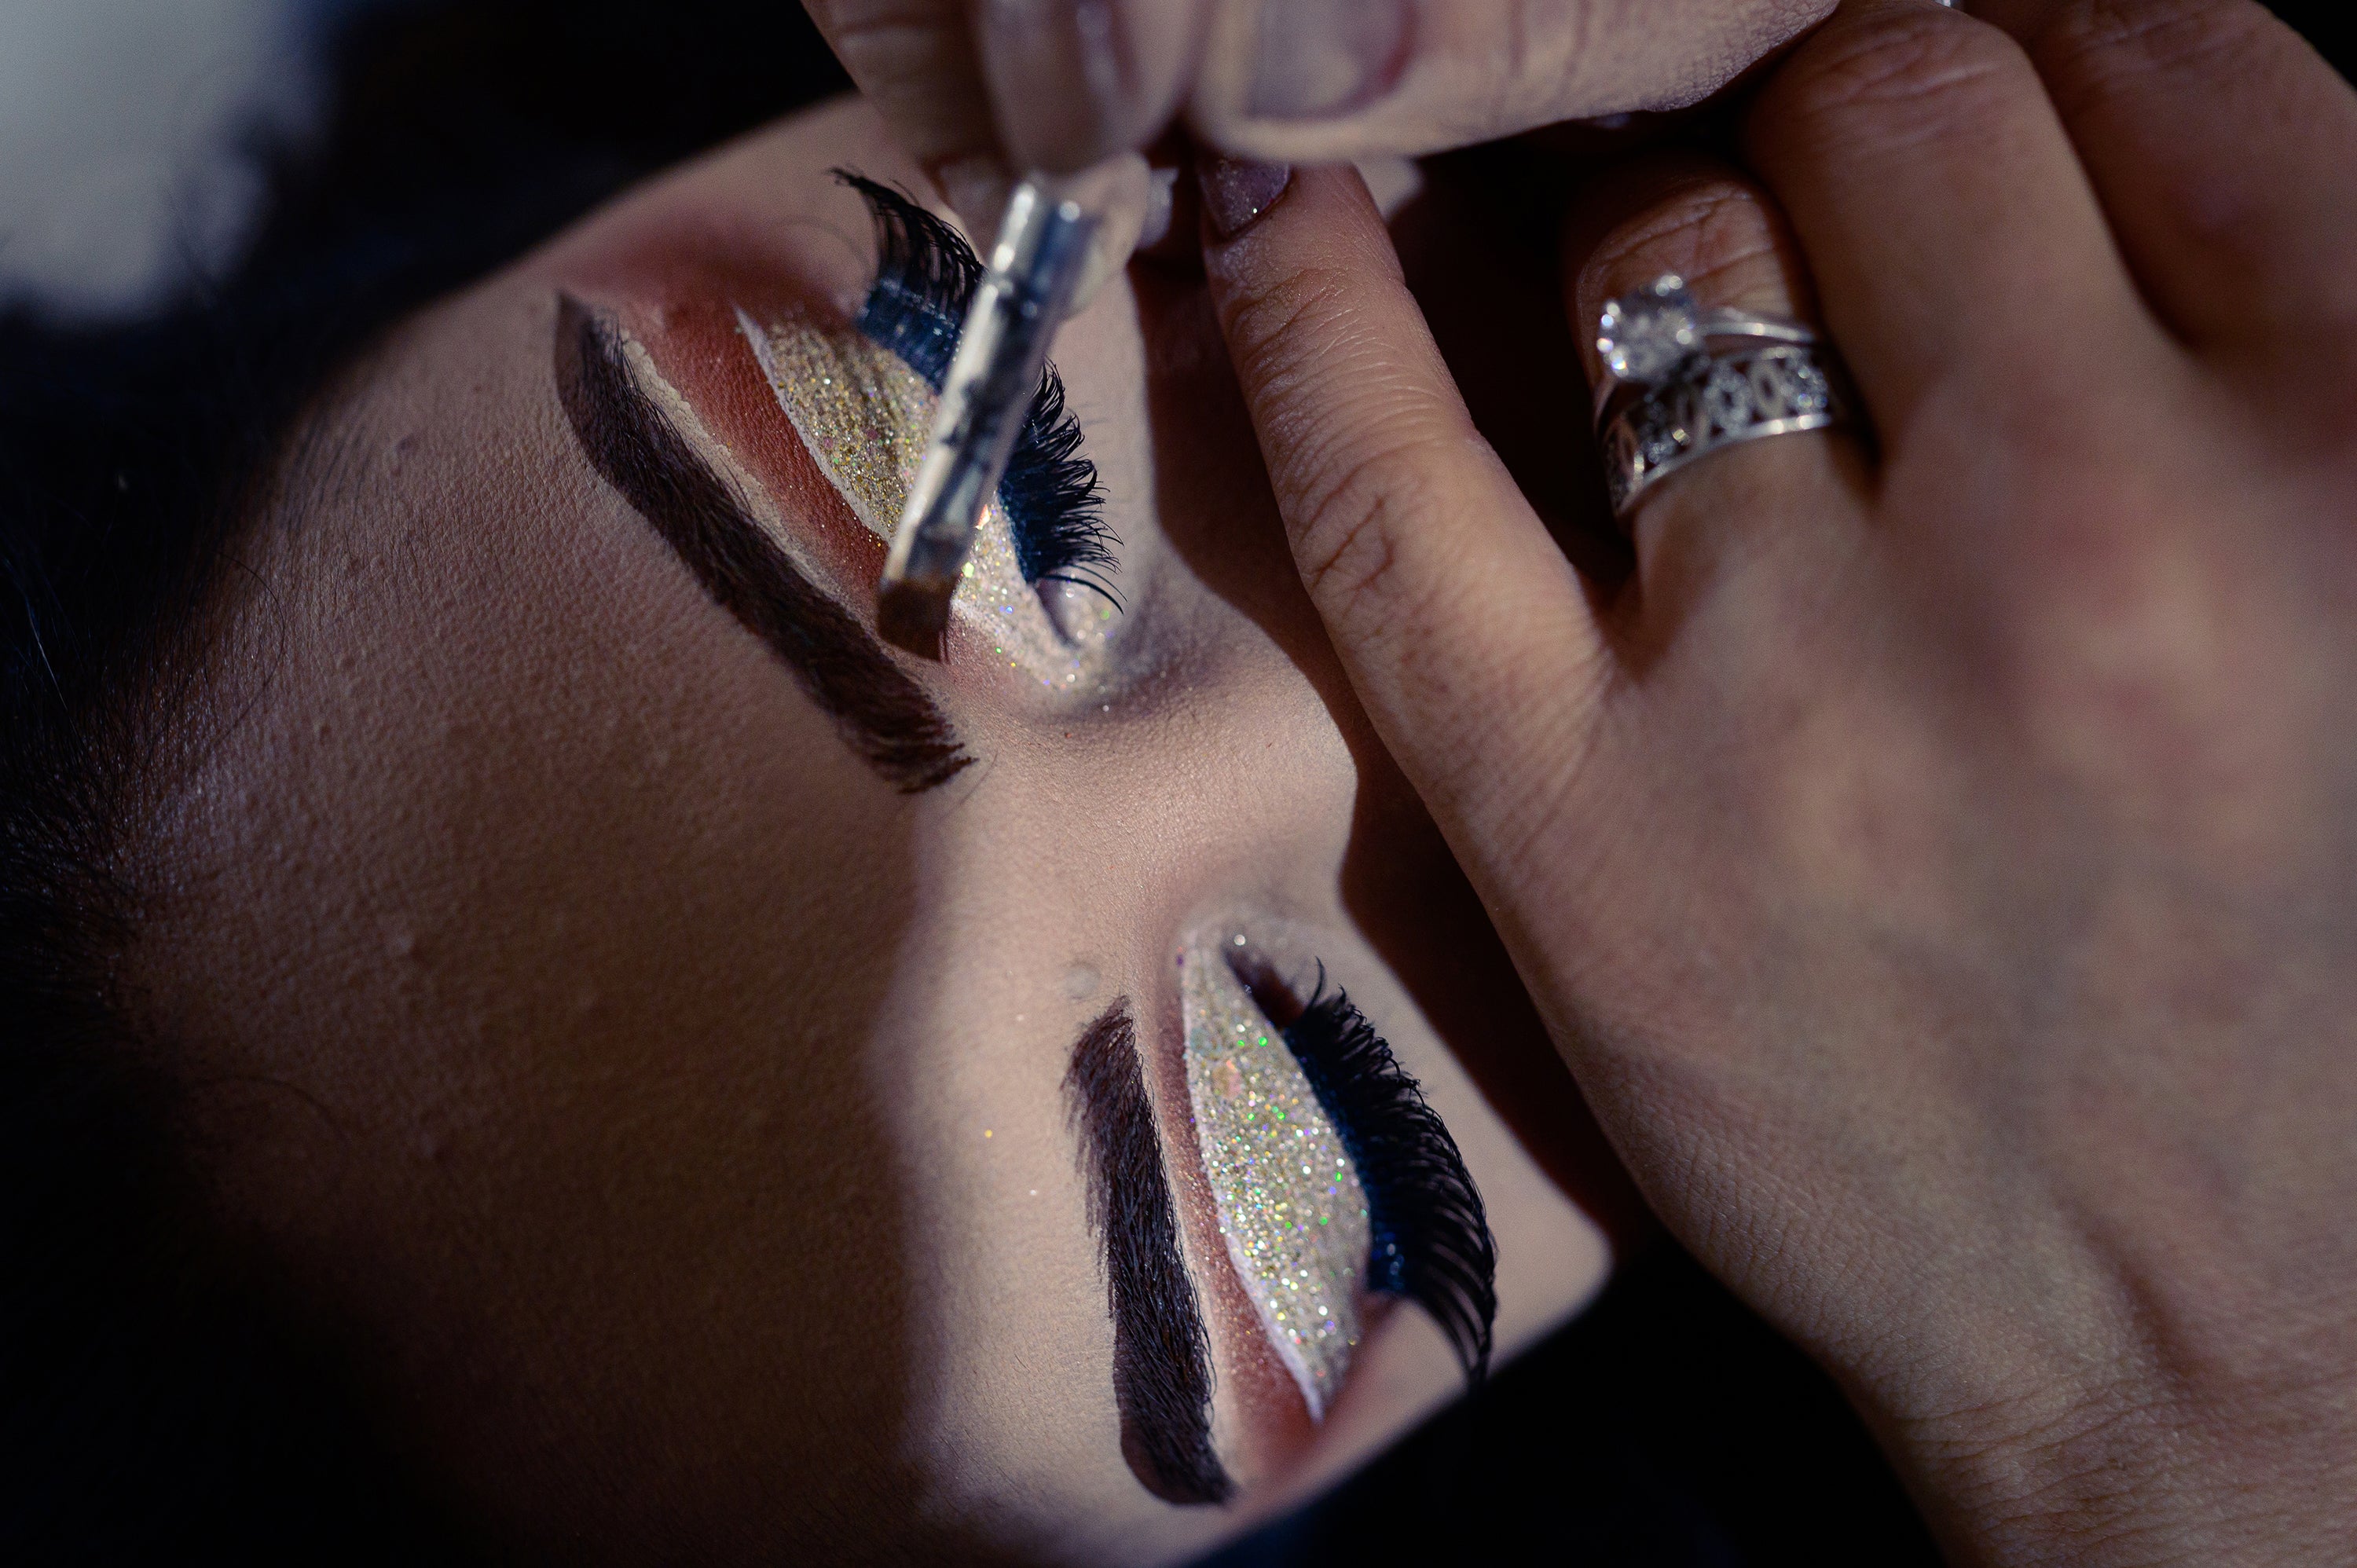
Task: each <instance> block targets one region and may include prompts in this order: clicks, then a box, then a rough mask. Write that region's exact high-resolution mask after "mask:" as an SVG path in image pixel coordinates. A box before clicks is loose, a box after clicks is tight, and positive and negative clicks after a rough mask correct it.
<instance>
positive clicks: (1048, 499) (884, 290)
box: [834, 169, 1121, 608]
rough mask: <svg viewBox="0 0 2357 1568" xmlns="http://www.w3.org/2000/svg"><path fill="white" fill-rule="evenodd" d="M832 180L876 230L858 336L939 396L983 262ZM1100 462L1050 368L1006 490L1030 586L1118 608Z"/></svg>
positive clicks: (919, 213) (881, 189) (904, 206)
mask: <svg viewBox="0 0 2357 1568" xmlns="http://www.w3.org/2000/svg"><path fill="white" fill-rule="evenodd" d="M834 177H835V178H836V179H837V180H839V181H841V182H842V183H843V184H845V185H846V186H849V187H850V188H852V189H854V190H856V191H857V192H858V193H859V194H860V196H861V198H862V199H865V200H866V203H867V210H868V213H869V215H870V216H871V217H873V219H874V220H875V223H876V257H877V260H876V283H875V285H874V286H873V287H871V288H870V289H869V290H868V291H867V302H866V305H865V306H862V307H861V309H860V312H859V322H858V326H859V329H860V331H862V332H863V333H865V334H866V335H867V337H868V338H871V339H873V340H874V341H876V342H877V343H879V344H881V345H882V346H883V347H885V348H887V349H891V350H892V352H893V353H895V354H897V355H899V357H900V360H901V362H902V363H904V364H906V365H907V366H908V367H909V369H910V370H912V371H916V372H917V373H918V374H919V375H920V376H922V377H924V378H925V380H926V381H929V382H931V384H932V387H933V390H934V391H936V392H938V391H940V390H941V385H942V378H943V377H945V376H947V375H948V374H949V369H950V360H951V358H952V356H953V355H955V354H956V352H957V340H958V329H959V328H960V327H961V326H962V325H963V322H964V320H965V312H966V306H968V305H969V304H971V303H972V301H973V299H974V288H975V286H976V285H978V284H980V283H981V281H982V272H983V267H982V262H981V260H980V259H979V258H978V257H976V256H975V255H974V250H973V248H972V247H971V246H969V245H968V244H967V243H966V242H965V239H964V236H963V235H961V234H960V233H959V232H958V231H956V230H955V229H952V228H951V227H950V226H949V225H948V224H947V223H944V222H943V221H942V220H940V219H939V218H936V217H934V216H933V215H932V214H931V213H930V212H928V211H926V210H925V209H923V208H922V207H920V206H918V205H917V203H916V202H914V201H912V200H910V199H909V198H908V196H907V195H905V194H904V193H902V192H900V191H898V190H895V189H893V188H891V187H890V186H888V185H880V184H878V183H877V182H876V181H875V180H872V179H869V178H867V177H865V176H862V175H856V174H854V173H852V172H851V171H850V170H848V169H836V170H835V171H834ZM1103 502H1104V495H1103V487H1102V486H1100V485H1099V484H1098V482H1097V468H1096V465H1095V464H1094V463H1092V462H1090V461H1089V460H1088V458H1086V457H1084V456H1082V455H1081V425H1080V421H1078V420H1077V419H1074V418H1073V417H1072V415H1071V413H1070V411H1068V410H1067V409H1066V408H1065V407H1064V381H1063V378H1062V377H1060V376H1059V375H1058V374H1057V373H1056V368H1055V367H1054V366H1053V365H1050V366H1049V367H1048V368H1047V369H1046V370H1045V371H1042V372H1041V374H1040V377H1039V392H1038V393H1037V394H1036V395H1035V396H1034V397H1033V398H1032V400H1031V411H1030V413H1028V414H1027V415H1026V416H1025V417H1024V421H1023V433H1022V434H1021V435H1018V436H1017V437H1016V441H1015V451H1014V453H1013V455H1012V456H1009V457H1008V458H1007V460H1006V477H1005V478H1002V479H1001V480H999V483H998V504H999V505H1000V506H1001V507H1002V508H1004V509H1005V510H1006V522H1007V528H1008V530H1009V532H1012V533H1013V535H1014V539H1015V564H1016V565H1017V567H1018V568H1019V569H1020V570H1021V571H1022V573H1023V580H1024V581H1025V582H1027V583H1049V582H1052V583H1073V584H1077V585H1080V586H1082V587H1084V588H1088V589H1090V590H1091V591H1092V592H1094V593H1097V594H1101V595H1103V596H1104V598H1105V599H1106V600H1107V602H1109V603H1111V604H1112V605H1114V607H1116V608H1118V607H1120V604H1121V599H1120V596H1118V595H1117V594H1115V593H1114V588H1113V585H1112V583H1111V581H1110V580H1109V579H1110V576H1111V574H1112V572H1113V570H1114V553H1113V547H1114V545H1116V544H1118V543H1120V541H1119V540H1118V539H1116V538H1114V535H1113V532H1112V530H1110V529H1109V528H1107V527H1106V526H1105V521H1104V505H1103Z"/></svg>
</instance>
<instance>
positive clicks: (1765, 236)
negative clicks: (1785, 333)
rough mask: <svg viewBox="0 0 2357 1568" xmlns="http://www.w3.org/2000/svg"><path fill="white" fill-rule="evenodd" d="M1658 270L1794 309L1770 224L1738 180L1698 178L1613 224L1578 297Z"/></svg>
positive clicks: (1730, 297)
mask: <svg viewBox="0 0 2357 1568" xmlns="http://www.w3.org/2000/svg"><path fill="white" fill-rule="evenodd" d="M1663 272H1674V273H1677V274H1680V275H1681V276H1683V277H1684V279H1685V280H1686V282H1687V283H1688V284H1690V285H1694V286H1695V287H1696V288H1697V289H1700V290H1702V291H1703V292H1704V293H1705V294H1706V295H1708V296H1709V297H1710V298H1711V299H1713V300H1716V301H1719V302H1722V303H1730V304H1731V303H1738V302H1739V303H1744V304H1749V305H1753V306H1759V307H1760V308H1772V309H1775V310H1779V311H1781V310H1785V309H1789V308H1790V307H1791V304H1792V301H1791V299H1790V297H1789V294H1790V291H1789V289H1786V288H1784V287H1783V286H1781V285H1782V268H1781V258H1780V256H1779V255H1778V252H1777V244H1776V233H1775V229H1774V226H1773V224H1772V223H1771V222H1770V219H1769V216H1768V213H1767V211H1766V209H1764V208H1763V207H1762V206H1761V204H1760V195H1759V193H1758V192H1757V191H1755V190H1753V189H1752V188H1750V187H1749V186H1747V185H1745V184H1743V183H1742V182H1741V181H1739V180H1735V179H1727V178H1709V179H1705V180H1699V181H1696V182H1695V183H1694V184H1692V185H1689V186H1687V187H1685V188H1683V189H1681V190H1679V191H1677V192H1676V193H1674V195H1672V196H1671V197H1670V198H1669V199H1667V200H1665V201H1663V202H1662V203H1660V204H1659V205H1658V206H1655V207H1653V208H1652V209H1650V210H1648V211H1646V212H1643V213H1641V214H1640V215H1638V216H1637V217H1635V218H1632V219H1631V220H1628V221H1626V222H1624V223H1622V224H1621V225H1620V227H1618V228H1616V229H1614V230H1613V231H1611V232H1610V233H1609V234H1607V235H1606V236H1605V237H1604V241H1603V242H1602V243H1601V244H1599V245H1598V247H1597V249H1596V252H1595V254H1594V255H1593V256H1592V257H1591V258H1590V260H1589V262H1588V264H1587V281H1588V285H1589V286H1588V288H1587V290H1586V291H1585V292H1584V294H1583V295H1582V297H1583V299H1586V298H1591V297H1592V298H1594V299H1597V300H1599V301H1600V300H1603V299H1606V298H1609V297H1610V296H1611V295H1615V294H1618V293H1620V291H1621V290H1622V289H1624V288H1627V287H1630V286H1632V285H1637V284H1640V283H1641V282H1644V281H1645V280H1647V279H1650V278H1652V277H1654V276H1657V275H1658V274H1661V273H1663ZM1763 293H1765V294H1767V295H1770V297H1765V298H1762V297H1758V296H1759V295H1761V294H1763Z"/></svg>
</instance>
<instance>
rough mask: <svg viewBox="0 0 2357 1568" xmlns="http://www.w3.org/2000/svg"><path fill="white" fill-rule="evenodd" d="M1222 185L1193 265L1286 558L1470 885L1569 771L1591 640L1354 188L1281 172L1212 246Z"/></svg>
mask: <svg viewBox="0 0 2357 1568" xmlns="http://www.w3.org/2000/svg"><path fill="white" fill-rule="evenodd" d="M1226 183H1228V184H1230V185H1232V186H1237V187H1242V186H1244V185H1247V184H1249V183H1251V182H1248V181H1245V180H1243V179H1242V178H1240V177H1233V174H1232V171H1231V175H1230V177H1229V178H1228V179H1227V182H1226ZM1204 184H1205V198H1204V201H1205V208H1206V211H1207V213H1208V214H1210V215H1211V226H1212V227H1213V229H1214V232H1213V234H1212V235H1211V238H1210V240H1209V242H1208V243H1207V245H1206V248H1205V265H1206V270H1207V272H1208V274H1209V276H1210V279H1211V291H1212V298H1213V300H1214V302H1215V304H1216V306H1217V307H1218V310H1219V316H1220V324H1221V328H1222V331H1223V332H1224V333H1225V334H1226V337H1227V341H1228V348H1229V351H1230V354H1231V356H1232V358H1233V360H1234V362H1235V367H1236V372H1237V377H1238V380H1239V381H1240V383H1241V385H1242V387H1243V394H1244V400H1245V403H1246V404H1247V405H1248V406H1249V408H1250V410H1251V413H1252V417H1253V423H1254V426H1255V428H1256V429H1257V430H1258V432H1259V435H1260V443H1261V451H1262V454H1263V456H1265V459H1266V462H1267V466H1268V472H1269V481H1270V484H1271V486H1272V487H1273V489H1275V495H1276V501H1277V507H1278V510H1279V511H1280V512H1282V514H1283V515H1284V518H1285V524H1286V532H1287V534H1288V535H1289V537H1290V540H1291V543H1292V547H1293V554H1294V560H1295V562H1296V564H1297V565H1298V566H1299V568H1300V570H1301V574H1302V579H1303V581H1304V583H1305V584H1307V585H1308V589H1309V593H1310V596H1311V598H1312V599H1313V600H1314V601H1315V603H1316V605H1317V607H1318V613H1319V614H1320V615H1321V616H1322V617H1323V618H1324V619H1325V623H1326V628H1327V631H1328V634H1329V636H1330V637H1331V639H1332V640H1333V643H1334V646H1335V649H1336V651H1337V652H1338V653H1339V654H1340V657H1341V659H1342V662H1343V665H1344V667H1345V669H1346V670H1347V671H1349V673H1350V676H1351V682H1352V684H1353V685H1354V686H1355V687H1356V688H1357V690H1358V693H1359V695H1360V698H1361V701H1362V702H1363V703H1365V704H1366V707H1367V710H1368V712H1369V714H1370V715H1371V716H1372V718H1373V720H1374V722H1375V725H1376V728H1377V729H1378V731H1379V732H1381V734H1382V735H1383V739H1384V741H1385V743H1386V744H1387V745H1388V746H1390V748H1391V750H1392V752H1393V754H1394V756H1395V757H1397V758H1398V759H1399V761H1400V764H1401V766H1402V767H1403V768H1405V770H1406V772H1407V774H1408V777H1409V778H1410V779H1412V780H1414V782H1415V785H1416V787H1417V789H1419V791H1421V792H1422V793H1423V795H1424V798H1425V800H1426V804H1427V805H1428V806H1429V807H1430V808H1431V809H1432V811H1433V813H1434V815H1435V817H1436V819H1437V821H1438V822H1440V824H1441V826H1442V828H1443V830H1444V831H1445V832H1448V833H1449V834H1450V836H1451V838H1452V840H1453V841H1454V842H1455V843H1456V844H1457V846H1458V854H1460V856H1462V857H1464V858H1466V860H1467V863H1468V865H1469V868H1470V869H1472V870H1473V872H1474V874H1475V875H1476V878H1477V880H1483V879H1484V874H1485V873H1493V872H1498V871H1499V870H1500V868H1499V867H1498V866H1497V865H1495V863H1494V860H1493V858H1492V857H1494V856H1495V855H1496V854H1497V853H1498V846H1500V845H1501V844H1512V843H1516V842H1519V841H1524V840H1527V838H1528V836H1529V833H1530V832H1533V831H1534V830H1535V825H1536V823H1535V819H1537V818H1543V817H1544V815H1545V813H1546V812H1547V811H1548V809H1549V805H1548V802H1549V799H1550V795H1551V793H1552V792H1555V791H1560V790H1561V789H1564V788H1566V786H1567V784H1568V781H1569V777H1570V775H1571V774H1572V773H1573V772H1574V771H1575V769H1574V768H1573V766H1572V764H1573V760H1574V759H1576V758H1577V757H1578V756H1579V755H1580V754H1581V751H1582V749H1583V744H1582V743H1583V737H1584V736H1586V735H1587V726H1588V725H1589V723H1590V721H1591V718H1592V714H1593V712H1594V708H1595V704H1596V703H1597V702H1598V699H1599V697H1600V694H1601V693H1602V690H1603V686H1604V680H1605V674H1606V671H1607V669H1608V662H1607V659H1606V655H1605V649H1604V645H1603V641H1602V639H1601V637H1600V635H1599V633H1598V628H1597V626H1596V623H1595V621H1594V619H1593V618H1592V617H1591V615H1590V612H1589V609H1588V606H1587V598H1586V596H1585V595H1584V594H1583V593H1582V591H1581V589H1580V585H1579V582H1578V579H1577V576H1576V575H1574V573H1573V572H1572V570H1571V568H1570V566H1569V564H1567V563H1566V561H1565V559H1564V557H1563V554H1562V553H1561V552H1560V551H1558V550H1557V549H1556V548H1555V545H1554V543H1553V542H1551V541H1550V540H1549V539H1548V537H1547V534H1546V531H1545V529H1544V526H1543V525H1542V523H1541V522H1540V521H1539V519H1538V518H1537V516H1536V515H1535V514H1534V512H1533V511H1532V510H1531V509H1530V507H1529V505H1528V504H1527V503H1526V502H1525V501H1524V500H1523V497H1522V495H1521V492H1520V491H1519V490H1517V489H1515V487H1514V484H1513V481H1512V479H1511V478H1509V477H1508V476H1507V474H1506V471H1505V468H1504V467H1503V466H1502V465H1501V463H1500V462H1499V461H1498V459H1497V457H1496V456H1495V455H1494V454H1493V453H1491V450H1490V447H1489V446H1488V444H1487V443H1486V442H1484V441H1483V440H1482V439H1481V437H1480V435H1479V433H1477V432H1476V431H1475V430H1474V428H1473V425H1472V422H1471V420H1470V419H1469V417H1468V416H1467V414H1466V412H1465V405H1464V403H1463V402H1462V401H1461V400H1460V399H1459V397H1458V393H1457V389H1456V385H1455V383H1454V382H1453V381H1451V379H1450V377H1449V374H1448V367H1447V366H1446V365H1445V364H1444V363H1443V362H1442V360H1441V359H1440V355H1439V351H1438V350H1437V349H1436V348H1435V347H1434V344H1433V340H1432V337H1431V334H1430V333H1429V332H1428V331H1427V330H1426V326H1425V322H1424V317H1423V316H1422V314H1421V313H1420V312H1419V311H1418V310H1417V308H1416V306H1415V300H1414V298H1413V297H1411V296H1410V295H1409V293H1408V291H1407V286H1406V284H1405V280H1404V279H1403V278H1402V276H1401V273H1400V266H1399V261H1398V258H1397V256H1396V255H1395V253H1394V252H1393V249H1392V243H1391V236H1390V235H1389V234H1388V233H1387V232H1386V231H1384V228H1383V219H1382V217H1381V215H1380V214H1379V213H1378V212H1377V211H1376V209H1375V207H1374V203H1373V202H1372V200H1371V199H1370V198H1369V197H1368V195H1367V189H1366V186H1365V184H1364V183H1363V182H1362V181H1361V179H1360V178H1359V177H1358V175H1357V174H1356V173H1354V172H1352V171H1351V170H1350V169H1348V168H1343V169H1304V170H1298V171H1296V172H1295V174H1294V176H1293V177H1292V181H1291V185H1290V187H1289V188H1286V189H1285V190H1283V192H1282V193H1281V194H1280V195H1275V196H1273V197H1272V195H1271V193H1270V190H1269V186H1268V183H1267V182H1263V183H1262V184H1261V185H1260V187H1259V188H1258V191H1257V193H1256V198H1255V199H1254V201H1253V202H1252V203H1250V206H1251V207H1254V208H1259V209H1264V210H1265V216H1262V217H1260V218H1259V219H1258V220H1257V221H1255V222H1254V223H1252V225H1251V226H1250V227H1248V228H1245V229H1244V230H1243V232H1242V233H1241V234H1238V235H1234V236H1233V237H1230V238H1226V239H1222V238H1221V237H1220V235H1219V233H1218V232H1217V230H1219V229H1220V228H1222V227H1225V228H1232V227H1233V226H1234V216H1233V214H1234V211H1235V210H1236V209H1232V207H1231V206H1230V205H1229V204H1228V202H1227V199H1226V197H1225V196H1223V195H1222V194H1221V193H1220V187H1221V185H1222V178H1221V177H1218V175H1217V172H1216V171H1214V172H1213V173H1212V174H1211V175H1207V177H1206V179H1205V181H1204ZM1223 213H1224V214H1227V215H1228V216H1227V218H1226V220H1225V222H1224V223H1223V221H1222V214H1223ZM1487 885H1488V886H1497V885H1498V883H1497V882H1496V881H1495V880H1489V881H1488V882H1487Z"/></svg>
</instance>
